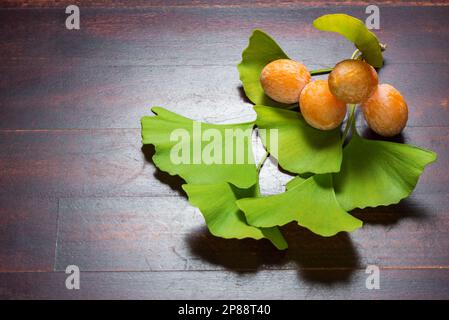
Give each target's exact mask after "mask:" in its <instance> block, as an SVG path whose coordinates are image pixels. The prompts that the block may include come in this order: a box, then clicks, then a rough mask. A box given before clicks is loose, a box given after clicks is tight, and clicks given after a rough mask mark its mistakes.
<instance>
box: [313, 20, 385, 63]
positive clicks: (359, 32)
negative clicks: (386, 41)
mask: <svg viewBox="0 0 449 320" xmlns="http://www.w3.org/2000/svg"><path fill="white" fill-rule="evenodd" d="M313 26H314V27H315V28H317V29H319V30H323V31H331V32H337V33H339V34H341V35H342V36H344V37H345V38H346V39H348V40H349V41H351V42H353V43H354V44H355V46H356V47H357V49H359V50H360V52H361V53H362V55H363V58H364V59H365V60H366V61H367V62H368V63H369V64H371V65H372V66H373V67H375V68H380V67H382V64H383V58H382V50H381V47H380V44H379V40H378V39H377V37H376V35H375V34H374V33H372V32H371V31H369V30H368V29H367V28H366V26H365V24H364V23H363V22H362V21H360V20H359V19H357V18H354V17H352V16H349V15H347V14H343V13H335V14H326V15H323V16H321V17H319V18H317V19H315V21H313Z"/></svg>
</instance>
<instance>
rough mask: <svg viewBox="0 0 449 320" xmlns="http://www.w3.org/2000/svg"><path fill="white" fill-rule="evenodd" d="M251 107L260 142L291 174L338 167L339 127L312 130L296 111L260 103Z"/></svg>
mask: <svg viewBox="0 0 449 320" xmlns="http://www.w3.org/2000/svg"><path fill="white" fill-rule="evenodd" d="M254 110H255V111H256V113H257V120H256V125H257V127H258V128H259V129H264V130H260V131H261V139H262V142H263V144H264V145H265V147H266V148H267V150H268V151H269V152H270V153H271V154H272V155H273V156H274V157H275V158H276V159H277V160H278V162H279V164H280V165H281V167H282V168H283V169H285V170H287V171H290V172H293V173H306V172H311V173H327V172H338V171H339V170H340V164H341V159H342V148H341V138H340V131H339V129H334V130H329V131H322V130H318V129H315V128H313V127H311V126H309V125H308V124H307V123H306V122H305V120H304V119H303V118H302V116H301V114H300V113H299V112H297V111H290V110H284V109H279V108H271V107H266V106H260V105H257V106H254ZM276 133H277V134H276ZM276 136H277V137H276Z"/></svg>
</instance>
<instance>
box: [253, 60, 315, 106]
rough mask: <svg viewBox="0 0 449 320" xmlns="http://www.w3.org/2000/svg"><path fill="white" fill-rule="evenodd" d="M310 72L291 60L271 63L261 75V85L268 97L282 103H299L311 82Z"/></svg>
mask: <svg viewBox="0 0 449 320" xmlns="http://www.w3.org/2000/svg"><path fill="white" fill-rule="evenodd" d="M310 79H311V75H310V72H309V70H307V68H306V67H305V66H304V65H303V64H302V63H299V62H297V61H294V60H290V59H279V60H275V61H272V62H270V63H269V64H267V65H266V66H265V68H263V70H262V72H261V74H260V83H261V84H262V88H263V90H264V92H265V94H266V95H267V96H269V97H270V98H271V99H273V100H275V101H277V102H281V103H287V104H291V103H297V102H298V99H299V95H300V93H301V91H302V89H303V88H304V86H305V85H306V84H307V83H309V82H310Z"/></svg>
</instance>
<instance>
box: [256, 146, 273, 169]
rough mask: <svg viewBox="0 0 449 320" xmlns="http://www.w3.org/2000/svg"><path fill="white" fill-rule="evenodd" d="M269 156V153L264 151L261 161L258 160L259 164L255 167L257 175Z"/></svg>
mask: <svg viewBox="0 0 449 320" xmlns="http://www.w3.org/2000/svg"><path fill="white" fill-rule="evenodd" d="M269 156H270V153H269V152H268V151H266V152H265V154H264V156H263V157H262V159H260V162H259V164H258V165H257V173H259V172H260V169H262V167H263V164H264V163H265V161H266V160H267V159H268V157H269Z"/></svg>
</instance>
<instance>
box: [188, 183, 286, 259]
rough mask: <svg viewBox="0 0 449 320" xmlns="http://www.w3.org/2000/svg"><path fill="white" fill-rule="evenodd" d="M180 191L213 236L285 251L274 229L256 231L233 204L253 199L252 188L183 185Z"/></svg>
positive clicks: (254, 191) (283, 241)
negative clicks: (251, 241)
mask: <svg viewBox="0 0 449 320" xmlns="http://www.w3.org/2000/svg"><path fill="white" fill-rule="evenodd" d="M182 187H183V189H184V190H185V191H186V193H187V195H188V196H189V201H190V203H191V204H192V205H194V206H196V207H198V208H199V209H200V210H201V213H202V214H203V216H204V219H205V220H206V223H207V226H208V228H209V231H210V232H211V233H212V234H213V235H215V236H217V237H222V238H227V239H230V238H237V239H243V238H253V239H262V238H267V239H268V240H270V241H271V242H272V243H273V245H275V246H276V247H277V248H278V249H280V250H283V249H286V248H287V247H288V246H287V243H286V241H285V239H284V237H283V236H282V234H281V232H280V231H279V229H278V228H277V227H271V228H257V227H253V226H250V225H248V224H247V223H246V219H245V216H244V214H243V212H242V211H240V209H239V208H238V207H237V205H236V204H235V201H236V200H237V199H240V198H243V197H255V196H257V195H258V187H257V186H256V185H255V186H253V187H251V188H248V189H239V188H237V187H234V186H232V185H230V184H228V183H226V182H224V183H218V184H212V185H190V184H185V185H183V186H182Z"/></svg>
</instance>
